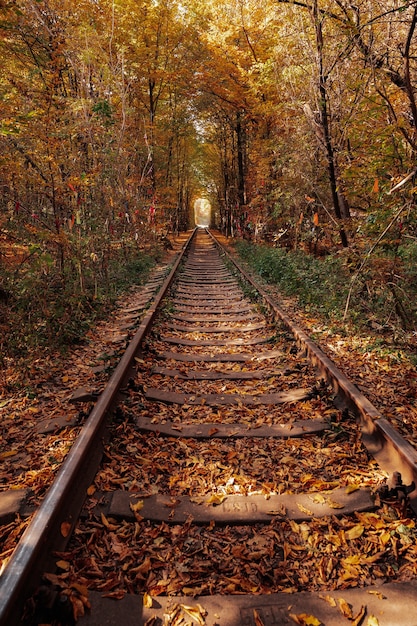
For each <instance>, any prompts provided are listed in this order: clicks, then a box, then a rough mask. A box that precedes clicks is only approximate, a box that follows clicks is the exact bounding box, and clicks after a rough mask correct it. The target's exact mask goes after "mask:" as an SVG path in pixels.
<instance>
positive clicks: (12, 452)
mask: <svg viewBox="0 0 417 626" xmlns="http://www.w3.org/2000/svg"><path fill="white" fill-rule="evenodd" d="M16 454H17V450H7V451H6V452H0V461H2V460H3V459H8V458H9V457H10V456H15V455H16Z"/></svg>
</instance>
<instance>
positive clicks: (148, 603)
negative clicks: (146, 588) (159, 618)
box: [143, 592, 152, 609]
mask: <svg viewBox="0 0 417 626" xmlns="http://www.w3.org/2000/svg"><path fill="white" fill-rule="evenodd" d="M143 606H144V607H146V608H147V609H151V608H152V596H150V595H149V593H146V592H145V593H144V594H143Z"/></svg>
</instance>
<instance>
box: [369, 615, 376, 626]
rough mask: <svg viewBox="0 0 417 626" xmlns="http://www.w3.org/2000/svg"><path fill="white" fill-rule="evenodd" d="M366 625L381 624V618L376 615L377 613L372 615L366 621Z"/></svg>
mask: <svg viewBox="0 0 417 626" xmlns="http://www.w3.org/2000/svg"><path fill="white" fill-rule="evenodd" d="M366 626H379V619H378V618H377V617H375V615H370V616H369V617H368V621H367V622H366Z"/></svg>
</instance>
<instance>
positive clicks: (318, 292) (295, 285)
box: [236, 241, 417, 335]
mask: <svg viewBox="0 0 417 626" xmlns="http://www.w3.org/2000/svg"><path fill="white" fill-rule="evenodd" d="M236 250H237V252H238V254H239V255H240V257H241V258H242V259H243V260H244V261H246V262H247V263H248V264H249V265H250V266H251V267H252V269H253V270H255V271H256V272H257V273H258V274H259V276H261V277H262V278H263V279H264V280H265V281H266V282H267V283H269V284H272V285H275V286H277V287H278V289H279V290H280V292H281V293H282V294H283V295H285V296H293V297H295V298H296V299H297V301H298V303H299V304H300V306H302V307H303V308H304V309H305V310H307V311H312V312H314V313H315V314H319V315H320V316H321V317H323V318H324V319H326V320H328V321H329V322H330V323H336V324H339V325H340V324H341V323H342V322H343V320H344V319H346V320H348V321H349V323H351V324H352V323H353V324H354V325H355V326H356V327H357V328H358V329H362V330H363V329H367V330H369V329H373V330H375V331H378V332H382V333H384V334H385V333H388V334H391V335H392V334H395V333H401V332H404V331H408V332H412V331H414V330H415V328H416V326H417V298H416V296H417V281H416V277H417V273H416V267H417V263H416V261H417V248H416V246H415V245H413V246H403V247H401V248H400V249H397V250H396V251H395V254H390V253H389V252H387V251H386V250H384V251H381V252H380V253H378V254H376V255H374V256H373V257H372V258H371V259H370V260H369V262H368V263H367V264H365V265H364V266H363V267H362V268H361V260H360V259H359V258H356V257H355V255H354V254H352V253H351V252H349V251H347V252H346V253H345V254H343V253H338V254H333V255H328V256H325V257H320V258H316V257H314V256H312V255H311V254H308V253H307V252H305V251H303V250H296V251H287V250H286V249H284V248H273V247H270V246H265V245H255V244H252V243H248V242H246V241H242V242H239V243H238V244H237V245H236ZM359 268H361V270H360V271H358V269H359Z"/></svg>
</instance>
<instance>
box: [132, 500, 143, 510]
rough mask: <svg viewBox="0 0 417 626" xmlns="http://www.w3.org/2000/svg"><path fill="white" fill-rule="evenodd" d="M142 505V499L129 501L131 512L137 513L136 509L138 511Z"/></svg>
mask: <svg viewBox="0 0 417 626" xmlns="http://www.w3.org/2000/svg"><path fill="white" fill-rule="evenodd" d="M143 505H144V501H143V500H138V501H137V502H135V503H133V502H131V503H130V505H129V506H130V508H131V510H132V511H133V513H137V512H138V511H140V510H141V509H143Z"/></svg>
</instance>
